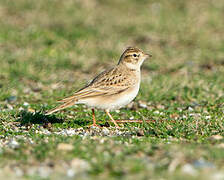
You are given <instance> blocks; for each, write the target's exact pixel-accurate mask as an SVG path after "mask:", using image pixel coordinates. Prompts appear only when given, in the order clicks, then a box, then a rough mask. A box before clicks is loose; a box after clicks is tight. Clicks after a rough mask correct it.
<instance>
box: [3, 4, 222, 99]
mask: <svg viewBox="0 0 224 180" xmlns="http://www.w3.org/2000/svg"><path fill="white" fill-rule="evenodd" d="M223 15H224V3H223V1H222V0H198V1H194V0H188V1H187V0H186V1H185V0H184V1H178V0H170V1H165V0H159V1H157V0H156V1H155V0H141V1H138V0H130V1H125V0H114V1H109V0H66V1H61V0H39V1H32V0H20V1H13V2H12V1H10V0H1V1H0V27H1V28H0V62H1V66H0V83H1V86H2V88H3V89H1V91H2V93H3V94H5V95H4V96H3V95H2V96H1V97H0V98H1V99H4V98H5V96H7V95H8V94H9V93H11V92H10V90H9V88H13V87H14V88H15V87H16V89H17V90H16V91H19V90H22V89H23V91H24V88H26V89H30V88H31V89H32V88H33V89H35V88H36V90H37V89H38V87H39V88H43V87H44V86H45V85H46V90H47V91H50V90H52V87H50V86H48V85H49V84H54V83H56V84H55V86H53V89H54V88H55V89H56V91H57V88H63V87H62V86H63V84H64V85H67V88H68V89H69V90H70V88H72V89H74V88H76V86H78V87H79V86H80V84H85V83H86V82H87V80H88V79H89V78H91V77H93V76H94V75H96V74H97V73H99V72H101V71H102V70H104V69H106V68H108V67H111V66H113V65H114V64H115V63H117V61H118V59H119V57H120V55H121V53H122V52H123V51H124V49H125V48H126V47H128V46H137V47H139V48H142V49H143V50H144V51H146V52H150V53H151V54H152V55H153V58H152V59H151V60H149V61H147V62H145V63H144V66H143V81H151V78H152V77H154V76H161V77H163V76H164V75H165V76H166V74H168V75H176V76H175V78H177V79H176V81H178V78H181V79H182V78H183V76H187V75H189V74H188V73H193V72H196V73H205V74H206V75H208V73H211V71H212V72H213V73H216V74H217V72H220V73H223V66H224V65H223V64H224V31H223V29H224V22H223V18H222V17H224V16H223ZM165 76H164V78H165V79H166V77H165ZM217 76H218V74H217ZM169 78H172V77H169ZM185 78H187V77H185ZM61 82H62V84H60V86H59V87H58V86H57V84H58V83H61ZM5 83H6V84H7V86H5V85H4V86H3V84H5ZM61 85H62V86H61ZM4 87H5V88H4ZM49 88H50V89H49ZM27 91H28V90H27ZM25 92H26V91H25ZM14 93H16V92H14ZM21 93H22V92H21Z"/></svg>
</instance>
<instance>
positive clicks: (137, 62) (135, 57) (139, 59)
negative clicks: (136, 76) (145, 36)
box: [118, 47, 152, 69]
mask: <svg viewBox="0 0 224 180" xmlns="http://www.w3.org/2000/svg"><path fill="white" fill-rule="evenodd" d="M151 56H152V55H150V54H146V53H144V52H143V51H142V50H141V49H138V48H136V47H128V48H127V49H126V50H125V51H124V53H123V54H122V55H121V57H120V60H119V62H118V64H123V65H126V66H127V67H128V68H130V69H139V68H140V67H141V65H142V63H143V62H144V60H145V59H147V58H149V57H151Z"/></svg>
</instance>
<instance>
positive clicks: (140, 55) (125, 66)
mask: <svg viewBox="0 0 224 180" xmlns="http://www.w3.org/2000/svg"><path fill="white" fill-rule="evenodd" d="M149 57H152V55H151V54H147V53H144V52H143V51H142V50H141V49H139V48H137V47H128V48H126V50H125V51H124V52H123V53H122V55H121V56H120V59H119V61H118V64H117V65H115V66H114V67H113V68H111V69H108V70H105V71H103V72H102V73H100V74H99V75H97V76H96V77H95V78H94V79H93V80H92V81H90V83H88V84H87V85H86V86H84V87H83V88H81V89H80V90H78V91H76V92H75V93H74V94H73V95H72V96H69V97H66V98H64V99H62V100H59V101H58V102H61V103H63V104H61V105H59V106H58V107H56V108H54V109H52V110H50V111H48V112H47V113H46V115H50V114H52V113H55V112H57V111H60V110H62V109H65V108H67V107H70V106H73V105H75V104H85V105H87V107H89V108H91V110H92V120H93V124H92V125H91V126H98V125H97V124H96V118H95V109H101V110H104V111H105V113H106V114H107V115H108V116H109V118H110V120H111V121H112V122H113V123H114V125H115V127H116V128H119V125H118V124H117V122H116V121H115V120H114V118H113V117H112V115H111V114H110V111H111V110H117V109H120V108H122V107H124V106H126V105H127V104H129V103H130V102H131V101H132V100H133V99H134V98H135V97H136V96H137V94H138V92H139V88H140V82H141V71H140V69H141V66H142V63H143V62H144V60H146V59H148V58H149Z"/></svg>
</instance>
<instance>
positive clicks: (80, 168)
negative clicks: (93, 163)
mask: <svg viewBox="0 0 224 180" xmlns="http://www.w3.org/2000/svg"><path fill="white" fill-rule="evenodd" d="M71 167H72V169H73V170H74V171H76V172H77V173H84V172H86V171H89V170H90V165H89V163H88V162H87V161H85V160H83V159H79V158H74V159H73V160H72V161H71Z"/></svg>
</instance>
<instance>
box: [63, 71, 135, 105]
mask: <svg viewBox="0 0 224 180" xmlns="http://www.w3.org/2000/svg"><path fill="white" fill-rule="evenodd" d="M134 84H135V82H134V80H133V78H131V77H130V76H128V75H127V74H126V73H124V72H122V71H121V70H120V69H118V68H113V69H110V70H108V71H104V72H102V73H101V74H99V75H98V76H97V77H96V78H94V79H93V80H92V81H91V82H90V83H89V84H88V85H87V86H85V87H84V88H82V89H81V90H79V91H77V92H76V93H75V94H73V95H72V96H70V97H67V98H65V99H62V100H60V101H59V102H67V101H70V100H72V99H73V100H75V99H76V100H78V99H83V98H90V97H96V96H107V95H113V94H117V93H120V92H123V91H125V90H127V89H128V88H130V87H132V86H133V85H134Z"/></svg>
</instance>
